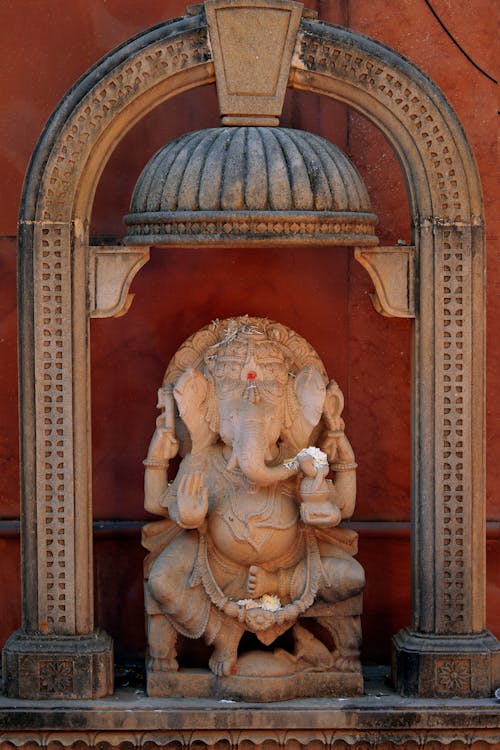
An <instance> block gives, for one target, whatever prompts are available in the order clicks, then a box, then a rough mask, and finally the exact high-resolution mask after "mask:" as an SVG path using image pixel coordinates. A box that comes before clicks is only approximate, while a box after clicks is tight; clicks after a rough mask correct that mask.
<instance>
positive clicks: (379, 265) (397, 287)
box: [354, 245, 415, 318]
mask: <svg viewBox="0 0 500 750" xmlns="http://www.w3.org/2000/svg"><path fill="white" fill-rule="evenodd" d="M354 257H355V258H356V260H357V261H358V262H359V263H361V265H362V266H363V267H364V268H366V270H367V271H368V273H369V274H370V278H371V280H372V281H373V284H374V286H375V294H373V295H372V296H371V297H372V302H373V306H374V308H375V310H376V311H377V312H378V313H380V314H381V315H385V316H387V317H392V318H414V317H415V248H414V247H413V246H412V245H397V246H395V247H357V248H355V250H354Z"/></svg>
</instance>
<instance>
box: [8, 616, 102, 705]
mask: <svg viewBox="0 0 500 750" xmlns="http://www.w3.org/2000/svg"><path fill="white" fill-rule="evenodd" d="M2 672H3V675H4V681H3V689H4V692H5V694H6V695H7V696H8V697H10V698H22V699H32V700H38V699H44V698H45V699H47V698H51V699H64V700H67V699H75V698H89V699H95V698H103V697H104V696H107V695H109V694H110V693H112V692H113V643H112V641H111V638H110V637H109V635H107V634H106V633H102V632H99V631H95V632H94V633H93V634H92V635H88V636H84V635H81V636H73V637H72V636H61V635H59V636H57V637H53V638H48V637H47V636H36V635H33V634H31V633H30V634H26V633H23V631H17V632H15V633H13V634H12V635H11V637H10V638H9V640H8V641H7V643H6V644H5V647H4V649H3V653H2Z"/></svg>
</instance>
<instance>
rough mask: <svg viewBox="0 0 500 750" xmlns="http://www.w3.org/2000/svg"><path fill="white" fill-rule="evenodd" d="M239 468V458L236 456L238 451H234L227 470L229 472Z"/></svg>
mask: <svg viewBox="0 0 500 750" xmlns="http://www.w3.org/2000/svg"><path fill="white" fill-rule="evenodd" d="M237 466H238V456H237V455H236V451H234V450H233V452H232V453H231V457H230V459H229V461H228V462H227V467H226V468H227V470H228V471H234V470H235V469H236V468H237Z"/></svg>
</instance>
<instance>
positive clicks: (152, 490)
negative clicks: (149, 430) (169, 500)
mask: <svg viewBox="0 0 500 750" xmlns="http://www.w3.org/2000/svg"><path fill="white" fill-rule="evenodd" d="M158 407H159V408H160V409H161V413H160V415H159V417H158V418H157V420H156V429H155V431H154V433H153V437H152V438H151V442H150V444H149V449H148V454H147V456H146V458H145V459H144V461H143V464H144V466H145V471H144V507H145V508H146V510H147V511H148V512H149V513H154V514H155V515H158V516H167V515H168V511H167V509H166V508H165V507H163V506H162V505H160V499H161V498H162V496H163V495H164V494H165V491H166V489H167V482H168V480H167V470H168V465H169V463H170V461H171V459H172V458H174V456H176V455H177V451H178V449H179V443H178V441H177V439H176V437H175V418H174V398H173V394H172V387H171V386H165V387H163V388H160V390H159V391H158Z"/></svg>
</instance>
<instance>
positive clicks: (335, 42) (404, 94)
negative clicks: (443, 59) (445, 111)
mask: <svg viewBox="0 0 500 750" xmlns="http://www.w3.org/2000/svg"><path fill="white" fill-rule="evenodd" d="M304 26H305V28H304V30H303V32H302V34H301V35H299V39H298V45H297V49H296V53H295V64H296V65H297V67H304V68H305V69H306V70H311V71H315V72H318V73H323V74H326V75H328V76H331V77H333V78H334V79H339V80H341V81H346V82H348V83H349V84H351V85H353V86H355V87H356V88H357V89H359V90H360V91H362V92H367V93H369V94H370V95H371V96H374V97H375V98H376V99H377V100H378V101H381V102H383V104H384V106H386V107H387V108H388V109H389V110H391V111H392V112H394V114H395V115H396V117H397V119H398V120H399V121H400V122H404V124H405V127H406V128H407V129H408V131H409V132H410V133H411V134H412V138H413V140H414V142H415V144H416V145H417V148H419V150H420V151H421V152H423V154H424V158H425V161H426V164H427V167H428V169H429V173H430V174H432V175H433V178H434V179H433V184H432V185H431V189H432V191H433V199H434V200H435V204H436V205H435V208H434V211H435V212H437V211H439V217H440V219H441V220H444V221H454V222H456V221H467V220H468V218H469V217H468V213H469V210H470V209H469V206H468V205H467V204H466V203H464V199H465V195H466V193H464V190H463V189H462V186H463V185H464V183H465V175H464V171H463V167H462V163H461V158H460V156H459V154H458V152H457V148H456V145H455V142H454V140H453V138H452V137H451V136H450V132H449V127H448V126H447V124H446V122H445V120H444V119H443V117H442V115H441V113H440V112H439V111H438V110H437V109H436V107H435V104H434V102H433V101H431V99H430V98H429V96H428V94H427V93H426V92H424V90H423V88H417V86H416V85H415V84H416V81H415V79H414V78H413V80H412V79H411V78H410V76H409V75H406V74H405V71H404V67H403V66H402V65H399V66H397V67H396V66H395V65H391V64H390V62H389V61H388V60H387V59H384V58H383V56H382V55H380V56H375V55H374V54H370V53H368V52H367V51H366V50H364V49H363V48H362V46H361V45H357V46H356V47H353V46H351V45H349V44H347V43H346V42H345V41H344V40H343V39H342V37H341V36H340V35H339V36H337V32H335V31H334V30H332V29H328V30H319V29H318V28H317V27H316V28H315V25H314V24H312V23H310V22H308V23H306V24H304ZM313 28H314V31H313ZM335 37H337V38H335Z"/></svg>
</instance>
